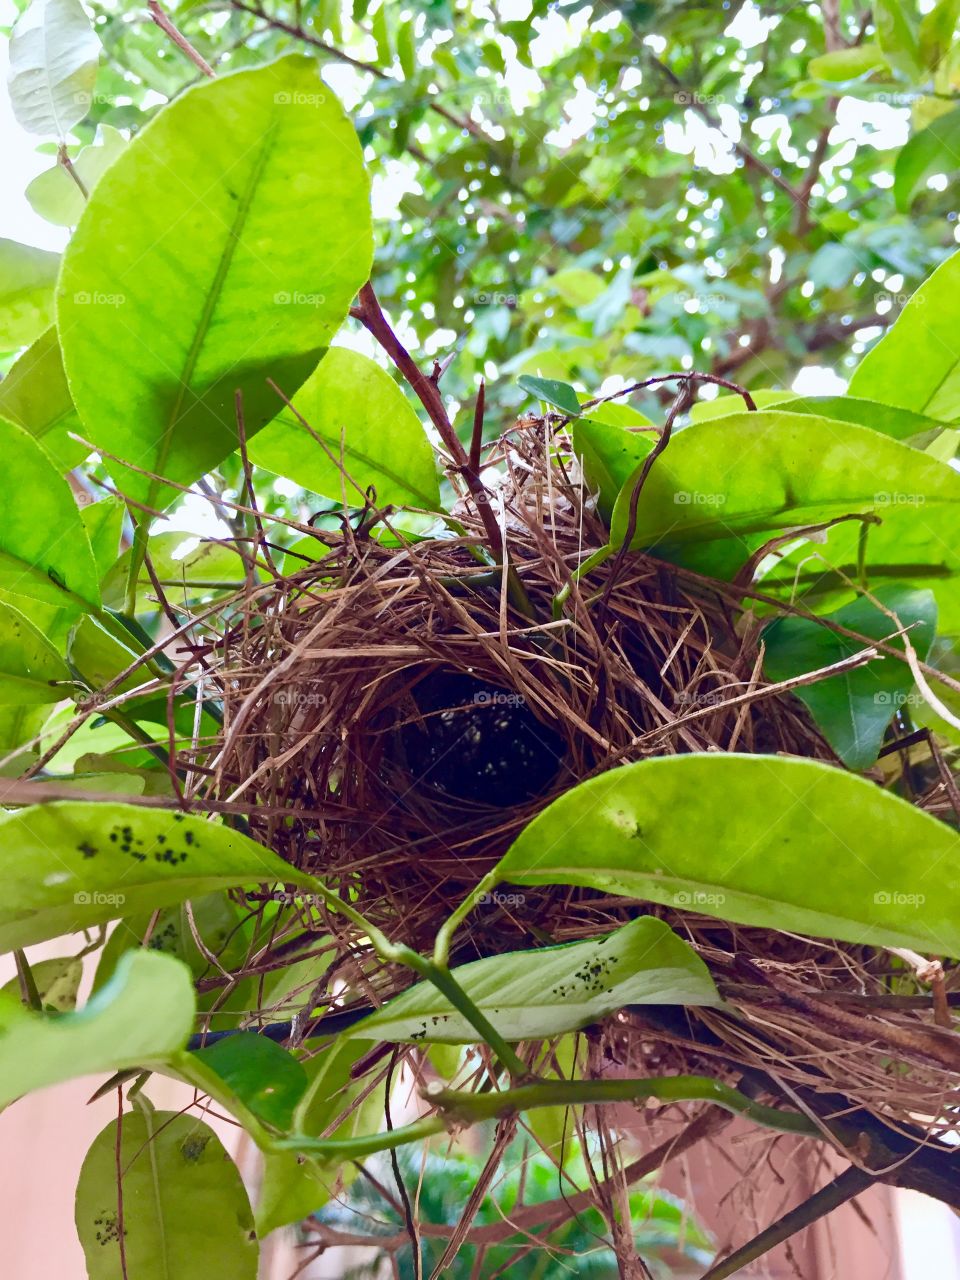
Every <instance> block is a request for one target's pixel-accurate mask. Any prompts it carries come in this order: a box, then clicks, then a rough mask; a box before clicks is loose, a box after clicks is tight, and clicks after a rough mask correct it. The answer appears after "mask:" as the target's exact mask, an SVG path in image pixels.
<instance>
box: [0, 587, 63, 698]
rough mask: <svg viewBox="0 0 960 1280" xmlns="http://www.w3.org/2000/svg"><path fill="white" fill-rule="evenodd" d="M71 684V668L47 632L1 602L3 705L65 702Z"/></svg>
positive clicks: (0, 654) (0, 666) (0, 650)
mask: <svg viewBox="0 0 960 1280" xmlns="http://www.w3.org/2000/svg"><path fill="white" fill-rule="evenodd" d="M69 680H70V672H69V670H68V669H67V664H66V663H65V662H64V660H63V658H61V656H60V654H59V653H58V652H57V650H56V649H55V648H54V647H53V645H52V644H51V643H50V641H49V640H48V639H47V638H46V636H45V635H44V634H43V632H42V631H40V630H39V629H38V628H37V627H35V626H34V625H33V623H32V622H30V620H29V619H28V618H26V617H25V616H24V615H23V614H22V613H21V612H20V610H19V609H14V608H13V606H12V605H9V604H4V603H3V602H2V601H0V705H2V706H34V705H37V704H38V703H44V702H62V701H63V700H64V698H66V697H69V695H70V692H71V691H70V689H69V688H67V687H65V686H66V684H67V682H68V681H69Z"/></svg>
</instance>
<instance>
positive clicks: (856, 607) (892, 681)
mask: <svg viewBox="0 0 960 1280" xmlns="http://www.w3.org/2000/svg"><path fill="white" fill-rule="evenodd" d="M875 595H876V599H877V600H879V601H880V602H881V603H882V604H883V605H884V606H885V607H886V608H887V609H890V610H891V611H892V612H893V613H895V614H896V615H897V617H898V618H899V619H900V622H901V623H902V624H903V626H905V627H909V628H910V631H909V636H910V643H911V644H912V645H913V647H914V649H916V651H917V653H918V654H919V656H920V658H921V660H923V659H925V658H926V656H927V653H928V652H929V649H930V644H931V642H932V640H933V634H934V631H935V630H936V625H937V606H936V602H935V600H934V597H933V593H932V592H930V591H915V590H911V589H910V588H909V587H899V586H895V585H893V584H888V585H887V586H885V587H880V588H878V590H877V591H876V593H875ZM825 618H826V619H827V620H828V621H830V622H836V623H838V624H839V625H840V626H843V627H847V628H848V629H849V630H851V631H856V632H857V633H858V634H859V635H863V636H867V637H869V638H870V639H871V640H889V638H890V636H891V633H892V632H893V631H894V630H895V629H896V628H895V624H894V623H893V622H891V620H890V618H889V617H887V615H886V614H885V613H884V612H883V611H882V610H881V609H879V608H878V607H877V606H876V605H875V604H873V603H872V601H870V600H869V599H867V598H866V597H865V596H861V597H860V598H859V599H857V600H854V601H853V602H852V603H851V604H847V605H844V606H843V607H842V608H841V609H838V610H837V611H836V612H835V613H831V614H826V615H825ZM763 640H764V646H765V653H764V661H763V670H764V674H765V675H766V676H767V678H768V679H770V680H789V679H790V678H791V677H792V676H799V675H803V674H804V673H805V672H807V671H817V670H819V669H820V668H821V667H827V666H830V665H831V664H833V663H834V662H840V661H841V660H842V659H843V658H847V657H849V656H850V655H851V654H854V653H858V652H860V651H861V650H862V649H863V648H864V645H863V643H861V642H860V641H857V640H852V639H850V638H848V637H847V636H842V635H838V634H837V633H836V632H835V631H830V630H828V628H827V627H824V626H822V625H821V624H820V623H819V622H814V621H812V620H811V619H809V618H790V617H783V618H778V619H777V620H776V621H775V622H773V623H772V624H771V625H770V626H769V627H767V628H766V630H765V631H764V633H763ZM890 643H892V644H893V646H894V648H897V649H900V650H901V652H902V651H903V641H902V640H891V641H890ZM913 683H914V682H913V674H912V672H911V671H910V668H909V667H908V666H907V664H906V662H905V661H904V662H901V661H899V660H898V659H896V658H879V659H876V660H874V661H873V662H870V663H868V664H867V665H866V666H863V667H855V668H854V669H853V670H850V671H846V672H844V673H843V674H842V675H836V676H830V677H828V678H827V679H826V680H819V681H818V682H817V683H816V684H812V685H806V686H804V687H803V688H799V689H797V690H796V691H795V692H796V695H797V697H798V698H800V699H801V701H803V702H804V703H805V704H806V705H807V707H808V708H809V710H810V713H811V715H812V716H813V718H814V720H815V721H816V722H817V724H818V725H819V726H820V729H821V730H822V731H823V734H824V736H825V737H826V739H827V741H828V742H829V743H830V745H831V746H832V747H833V749H834V751H836V753H837V755H838V756H839V757H840V759H841V760H842V761H843V762H844V764H845V765H846V766H847V767H848V768H850V769H867V768H869V766H870V765H872V764H873V763H874V761H875V760H876V758H877V753H878V752H879V750H880V747H881V745H882V743H883V735H884V733H885V732H886V729H887V726H888V725H889V723H890V721H891V719H892V718H893V715H894V712H895V711H896V710H897V708H898V707H900V706H902V705H903V704H904V703H905V702H906V701H907V699H908V698H909V697H910V690H911V689H912V688H913Z"/></svg>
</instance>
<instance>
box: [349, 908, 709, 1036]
mask: <svg viewBox="0 0 960 1280" xmlns="http://www.w3.org/2000/svg"><path fill="white" fill-rule="evenodd" d="M521 897H522V895H521ZM453 976H454V978H456V980H457V982H458V983H459V985H460V986H461V988H462V989H463V990H464V991H465V992H466V993H467V995H468V996H469V997H470V999H471V1000H472V1001H473V1002H474V1004H475V1005H476V1006H477V1008H478V1009H480V1011H481V1012H482V1013H484V1014H485V1015H486V1017H487V1018H488V1019H489V1020H490V1021H491V1022H492V1023H493V1025H494V1026H495V1027H496V1028H497V1030H498V1031H499V1032H500V1034H501V1035H502V1036H503V1037H504V1038H505V1039H507V1040H535V1039H537V1038H539V1037H544V1036H555V1035H561V1034H563V1032H565V1031H576V1030H579V1028H580V1027H584V1026H586V1025H587V1024H588V1023H590V1022H595V1021H597V1019H598V1018H602V1017H605V1016H606V1015H607V1014H609V1013H613V1012H614V1010H616V1009H620V1008H622V1007H623V1006H624V1005H625V1004H693V1005H703V1004H716V1003H717V1002H718V1000H719V997H718V995H717V991H716V988H715V987H714V985H713V979H712V978H711V977H710V974H709V971H708V970H707V967H706V965H705V964H704V963H703V961H702V960H701V959H700V957H699V956H698V955H697V953H696V952H695V951H694V950H693V949H692V948H691V947H689V946H688V945H687V943H685V942H683V941H682V940H681V939H680V938H678V937H677V935H676V934H675V933H674V932H673V931H672V930H671V929H670V928H669V927H668V926H667V925H666V924H664V923H663V921H662V920H658V919H656V917H655V916H641V917H640V918H639V919H637V920H632V921H631V922H630V923H629V924H627V925H624V926H623V928H622V929H617V930H616V932H614V933H610V934H607V936H606V937H604V938H590V939H588V940H587V941H585V942H575V943H572V944H570V945H567V946H562V947H544V948H541V949H537V950H532V951H513V952H510V953H508V954H507V955H500V956H488V957H486V958H485V959H483V960H475V961H474V962H473V963H472V964H465V965H461V966H460V968H459V969H455V970H454V971H453ZM350 1034H351V1035H352V1036H355V1037H357V1038H359V1039H363V1040H370V1039H373V1040H406V1041H412V1042H418V1041H421V1040H426V1041H433V1040H437V1041H440V1042H441V1043H446V1044H471V1043H473V1042H474V1041H475V1040H476V1038H477V1033H476V1031H475V1030H474V1028H473V1027H472V1026H471V1025H470V1023H469V1022H468V1021H467V1020H466V1019H465V1018H464V1017H463V1015H462V1014H460V1013H457V1012H456V1011H455V1010H454V1008H453V1006H452V1005H451V1004H450V1001H449V1000H448V999H447V998H446V997H445V996H443V995H441V994H440V992H439V991H438V990H437V989H436V987H434V986H432V985H431V984H430V983H429V982H420V983H418V984H417V985H416V986H414V987H411V988H410V990H409V991H404V992H403V993H402V995H399V996H397V997H396V998H395V999H393V1000H391V1001H390V1002H389V1003H388V1004H386V1005H384V1007H383V1008H382V1009H378V1010H377V1012H376V1013H373V1014H371V1015H370V1017H369V1018H364V1020H363V1021H362V1022H360V1023H358V1024H357V1026H356V1027H354V1028H353V1030H352V1031H351V1032H350Z"/></svg>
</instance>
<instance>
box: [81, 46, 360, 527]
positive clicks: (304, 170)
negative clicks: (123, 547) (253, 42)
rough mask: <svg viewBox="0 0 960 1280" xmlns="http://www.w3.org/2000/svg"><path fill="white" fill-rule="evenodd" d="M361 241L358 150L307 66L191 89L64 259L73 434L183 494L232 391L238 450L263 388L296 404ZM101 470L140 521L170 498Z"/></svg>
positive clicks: (339, 308)
mask: <svg viewBox="0 0 960 1280" xmlns="http://www.w3.org/2000/svg"><path fill="white" fill-rule="evenodd" d="M305 156H309V157H310V162H309V164H307V163H305V162H304V157H305ZM171 173H176V175H177V181H176V182H171V181H170V174H171ZM295 207H299V208H309V209H311V210H313V211H314V214H313V215H312V216H311V217H309V218H291V216H290V210H291V208H295ZM371 243H372V241H371V221H370V206H369V183H368V179H367V176H366V173H365V171H364V168H363V163H362V158H361V155H360V147H359V143H358V141H357V138H356V135H355V133H354V131H353V127H352V125H351V124H350V122H349V121H348V120H347V119H346V117H345V116H344V114H343V111H342V109H341V108H340V105H339V103H337V101H336V100H335V98H334V97H333V95H332V94H331V92H330V90H329V89H328V88H327V87H326V85H325V84H324V83H323V81H322V80H321V79H320V76H319V73H318V68H317V64H316V63H315V62H314V61H313V60H312V59H310V58H304V57H300V56H291V57H287V58H283V59H282V60H281V61H279V62H275V63H271V64H269V65H267V66H263V67H258V68H256V69H255V70H250V71H238V72H236V73H234V74H232V75H227V76H222V77H219V78H218V79H216V80H213V81H207V82H206V83H204V84H202V85H198V86H197V87H195V88H193V89H189V90H187V92H185V93H183V94H182V95H181V96H180V97H178V98H177V99H176V100H175V101H174V102H173V103H171V104H170V105H169V106H168V107H166V108H165V109H164V110H163V111H161V112H160V113H159V114H158V115H157V116H156V117H155V118H154V119H153V120H152V121H151V122H150V123H149V124H148V125H147V126H146V127H145V128H144V129H143V130H142V131H141V132H140V133H139V134H138V135H137V136H136V138H135V139H134V140H133V142H132V143H131V144H130V146H129V147H128V148H127V149H126V151H124V153H123V154H122V155H121V156H120V157H119V158H118V159H117V160H116V161H115V163H114V164H113V165H111V166H110V168H109V169H108V170H107V172H106V173H105V174H104V176H103V178H102V179H101V180H100V182H99V183H98V185H97V188H96V190H95V191H94V193H93V195H92V196H91V198H90V201H89V203H88V205H87V209H86V212H85V213H84V216H83V218H82V219H81V221H80V225H79V227H78V228H77V231H76V233H75V235H74V237H73V239H72V240H71V242H70V245H69V247H68V249H67V251H66V253H65V255H64V261H63V267H62V270H61V274H60V281H59V286H58V293H57V313H58V317H59V322H60V323H59V327H60V333H61V342H62V344H63V354H64V364H65V366H66V370H67V377H68V379H69V381H70V386H71V389H72V392H73V397H74V402H75V404H76V406H77V410H78V412H79V414H80V417H81V418H82V419H83V422H84V426H85V433H86V434H87V435H88V437H89V438H90V439H91V440H93V442H94V443H95V444H97V445H98V446H100V447H102V448H104V449H106V450H107V451H109V452H110V453H113V454H115V455H117V456H118V457H120V458H121V459H126V460H129V461H130V462H132V463H135V464H136V465H137V466H140V467H143V468H146V469H147V470H150V471H153V472H155V473H157V474H159V475H162V476H164V477H166V478H168V479H171V480H174V481H176V482H178V483H181V484H190V483H191V482H192V481H194V480H196V479H197V478H198V477H199V476H201V475H203V474H204V473H205V472H206V471H208V470H210V469H211V468H212V467H214V466H216V465H217V463H219V462H220V461H222V460H223V459H224V458H225V457H226V456H227V455H228V454H230V453H232V452H233V450H234V449H236V447H237V442H238V436H237V422H236V396H237V394H238V393H240V394H241V395H242V400H243V414H244V425H245V431H246V434H247V436H248V438H249V437H252V436H253V435H254V434H255V433H256V432H257V431H259V430H260V428H261V427H262V426H264V425H265V424H266V423H267V422H268V421H270V419H271V418H273V417H274V416H275V415H276V413H277V409H278V408H279V407H280V406H281V404H282V400H281V399H280V398H279V397H278V395H277V393H276V392H275V391H274V390H272V389H271V387H270V386H269V385H268V381H267V380H268V379H272V380H274V381H275V382H276V384H277V385H278V386H279V387H280V388H281V389H282V390H283V392H284V393H285V394H286V395H292V394H293V393H294V392H295V391H296V390H297V388H298V387H299V386H300V384H301V383H302V382H303V381H304V379H305V378H306V377H307V375H308V374H309V372H310V371H311V370H312V369H313V368H314V366H315V365H316V363H317V361H318V360H319V358H320V356H321V354H322V353H323V351H324V349H325V348H326V346H327V345H328V343H329V341H330V338H331V337H332V336H333V334H334V333H335V332H336V330H337V328H338V327H339V325H340V324H341V322H342V321H343V319H344V317H345V315H346V313H347V309H348V307H349V305H350V303H351V301H352V300H353V297H354V295H355V293H356V291H357V289H358V288H359V287H360V285H361V284H362V283H363V282H364V281H365V280H366V278H367V276H368V274H369V270H370V261H371V253H372V248H371ZM118 344H122V346H123V350H124V358H123V359H122V360H118V359H116V358H115V355H114V352H115V351H116V349H117V347H118ZM132 404H135V405H136V406H137V412H136V413H131V412H130V406H131V405H132ZM111 470H112V472H113V473H114V475H115V476H117V478H118V482H119V483H121V485H122V488H123V490H124V492H125V493H127V494H128V495H129V496H132V497H134V498H135V499H138V500H140V501H143V502H145V503H146V505H148V506H151V507H155V506H157V505H158V503H160V504H162V503H166V502H168V501H170V499H171V497H172V496H173V494H172V492H171V491H170V490H168V489H166V488H165V487H164V486H163V485H162V484H160V483H159V482H158V481H152V480H149V479H148V478H147V477H145V476H143V475H140V474H139V473H136V472H133V471H130V470H128V469H126V468H122V467H118V466H117V465H116V464H111Z"/></svg>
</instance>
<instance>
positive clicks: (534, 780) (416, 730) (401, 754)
mask: <svg viewBox="0 0 960 1280" xmlns="http://www.w3.org/2000/svg"><path fill="white" fill-rule="evenodd" d="M409 701H410V702H411V703H412V704H413V706H412V707H411V714H410V715H409V717H407V718H406V719H404V720H403V721H402V722H401V723H400V724H399V725H398V726H397V728H396V731H395V736H394V754H395V758H396V760H397V762H398V763H399V764H401V765H402V766H403V767H404V768H405V769H406V770H407V772H408V773H409V774H410V775H411V778H412V779H413V780H414V781H415V782H416V783H417V784H418V785H420V786H425V787H430V788H433V789H435V790H437V791H441V792H443V793H444V794H445V795H447V796H451V797H453V798H455V799H458V800H467V801H470V802H472V803H475V804H486V805H490V806H496V807H497V808H510V807H512V806H513V805H518V804H523V803H524V802H526V801H527V800H532V799H533V798H534V797H535V796H539V795H542V794H543V793H544V792H545V791H546V790H547V789H548V788H549V787H550V785H551V783H553V782H554V781H555V779H556V777H557V774H558V773H559V771H560V768H561V765H562V762H563V757H564V754H565V752H566V743H565V741H564V739H563V738H562V737H561V736H560V734H559V733H557V732H556V731H555V730H554V729H551V728H550V727H549V726H548V725H546V724H544V723H543V722H542V721H541V720H540V719H538V718H537V716H535V715H534V713H533V711H532V710H531V709H530V707H529V706H528V705H527V703H526V700H525V699H524V697H523V695H522V694H519V693H517V692H516V691H511V690H509V689H505V688H501V687H499V686H497V685H495V684H491V683H490V682H489V681H487V680H482V679H479V678H478V677H476V676H474V675H471V674H470V673H469V672H466V671H455V670H452V669H450V668H443V667H441V668H439V669H435V670H433V671H430V672H429V673H428V674H427V675H426V676H424V677H423V679H421V680H420V681H418V682H417V684H416V685H415V686H413V688H412V689H411V690H410V699H409Z"/></svg>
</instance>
